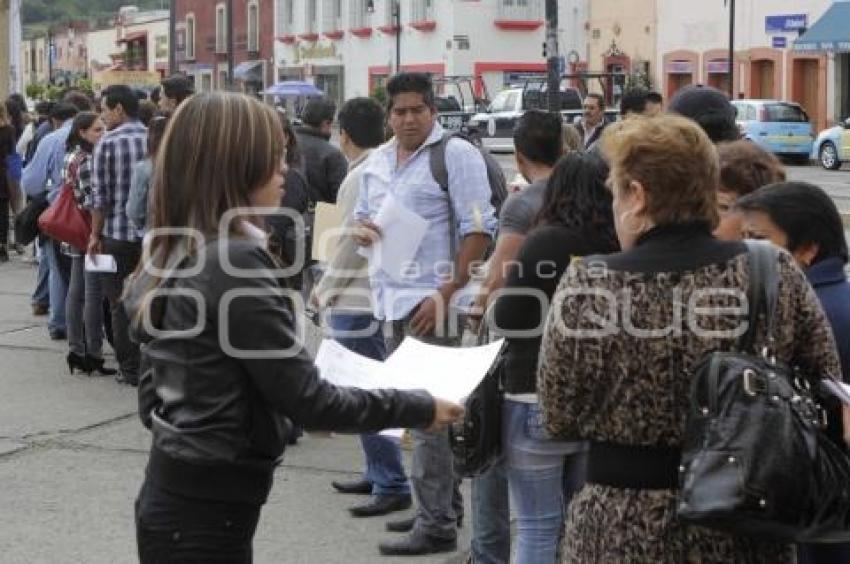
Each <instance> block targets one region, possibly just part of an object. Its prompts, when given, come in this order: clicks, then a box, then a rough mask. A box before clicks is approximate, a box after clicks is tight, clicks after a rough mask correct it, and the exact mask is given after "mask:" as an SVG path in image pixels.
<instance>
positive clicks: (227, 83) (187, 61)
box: [175, 0, 275, 93]
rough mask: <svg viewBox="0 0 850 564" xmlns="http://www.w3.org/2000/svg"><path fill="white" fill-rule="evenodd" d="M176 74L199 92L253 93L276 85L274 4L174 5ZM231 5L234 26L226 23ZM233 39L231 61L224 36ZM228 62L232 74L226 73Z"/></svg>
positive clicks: (240, 0)
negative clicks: (188, 78)
mask: <svg viewBox="0 0 850 564" xmlns="http://www.w3.org/2000/svg"><path fill="white" fill-rule="evenodd" d="M175 1H176V4H177V6H176V11H177V25H176V27H177V36H176V38H175V53H176V58H177V65H178V70H180V71H181V72H184V73H186V74H188V75H189V76H191V77H193V78H194V80H195V87H196V89H197V90H199V91H207V90H213V89H224V88H236V89H240V90H243V91H246V92H252V93H257V92H261V91H262V90H264V89H265V88H266V87H268V86H270V85H271V84H272V83H273V81H274V76H275V74H274V68H273V62H274V57H273V53H274V0H230V1H229V2H228V1H219V2H216V1H215V0H175ZM229 5H232V10H233V18H232V19H233V21H232V22H229V21H228V12H229V10H228V8H229ZM229 33H232V34H233V53H232V62H231V61H229V54H228V45H229V41H228V34H229ZM231 63H232V68H233V75H232V76H231V75H230V74H229V70H228V69H229V68H230V64H231Z"/></svg>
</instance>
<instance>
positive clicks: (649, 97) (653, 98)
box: [646, 90, 664, 105]
mask: <svg viewBox="0 0 850 564" xmlns="http://www.w3.org/2000/svg"><path fill="white" fill-rule="evenodd" d="M646 101H647V102H650V103H652V104H658V105H661V104H663V103H664V96H662V95H661V94H660V93H659V92H656V91H655V90H652V91H650V92H647V94H646Z"/></svg>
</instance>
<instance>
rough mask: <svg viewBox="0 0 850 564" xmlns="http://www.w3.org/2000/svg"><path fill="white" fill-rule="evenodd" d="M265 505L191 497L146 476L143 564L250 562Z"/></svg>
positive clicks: (139, 508) (139, 509) (140, 509)
mask: <svg viewBox="0 0 850 564" xmlns="http://www.w3.org/2000/svg"><path fill="white" fill-rule="evenodd" d="M261 507H262V506H261V505H255V504H250V503H229V502H220V501H208V500H200V499H191V498H187V497H183V496H180V495H176V494H173V493H170V492H167V491H165V490H163V489H162V488H160V487H158V486H156V485H155V484H152V483H151V482H150V481H149V480H145V483H144V484H143V485H142V489H141V491H140V492H139V497H138V499H137V500H136V542H137V544H138V548H139V562H140V563H141V564H190V563H191V564H202V563H207V562H212V563H219V564H225V563H226V564H251V562H252V561H253V549H252V541H253V539H254V532H255V531H256V530H257V522H258V521H259V519H260V509H261Z"/></svg>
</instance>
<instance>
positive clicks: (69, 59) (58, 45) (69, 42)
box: [48, 21, 89, 86]
mask: <svg viewBox="0 0 850 564" xmlns="http://www.w3.org/2000/svg"><path fill="white" fill-rule="evenodd" d="M88 31H89V23H88V22H87V21H71V22H67V23H64V24H61V25H58V26H55V27H54V28H53V29H52V30H51V34H52V41H53V45H52V53H53V56H52V59H53V64H52V66H51V65H48V66H49V67H50V70H51V72H52V76H51V77H50V79H51V81H52V82H53V83H55V84H59V85H63V86H71V85H73V84H74V83H75V82H76V81H77V80H78V79H80V78H86V77H88ZM50 56H51V55H50V49H48V57H50Z"/></svg>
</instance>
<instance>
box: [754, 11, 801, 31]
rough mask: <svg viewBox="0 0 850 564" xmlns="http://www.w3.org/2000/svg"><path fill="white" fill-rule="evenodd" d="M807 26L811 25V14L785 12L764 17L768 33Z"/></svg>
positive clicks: (795, 29) (794, 29)
mask: <svg viewBox="0 0 850 564" xmlns="http://www.w3.org/2000/svg"><path fill="white" fill-rule="evenodd" d="M807 27H809V16H808V15H806V14H783V15H778V16H766V17H765V18H764V28H765V31H766V32H767V33H785V32H789V31H799V30H801V29H806V28H807Z"/></svg>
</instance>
